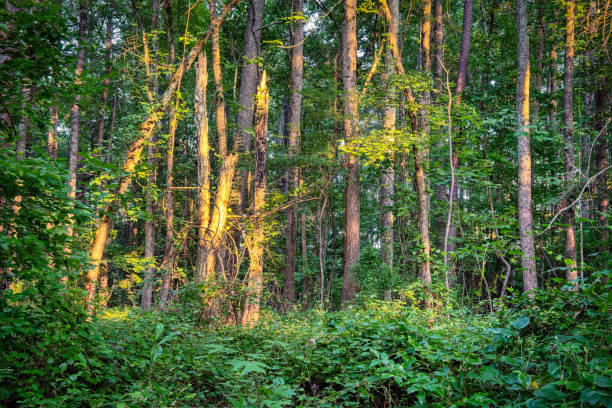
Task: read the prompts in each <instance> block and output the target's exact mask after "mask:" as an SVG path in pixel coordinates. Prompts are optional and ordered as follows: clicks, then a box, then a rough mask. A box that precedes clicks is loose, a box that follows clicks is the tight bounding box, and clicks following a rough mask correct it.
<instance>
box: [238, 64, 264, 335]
mask: <svg viewBox="0 0 612 408" xmlns="http://www.w3.org/2000/svg"><path fill="white" fill-rule="evenodd" d="M266 82H267V78H266V71H263V73H262V75H261V82H260V83H259V86H258V88H257V95H256V100H255V109H256V111H255V177H254V178H255V180H254V181H255V188H254V194H253V203H254V208H253V217H254V225H253V237H252V241H251V245H250V248H249V258H250V264H249V272H248V273H249V277H248V286H247V293H248V296H247V300H246V306H245V311H244V314H243V316H242V323H243V324H244V325H245V326H252V325H253V324H255V322H257V320H259V306H260V302H261V295H262V292H263V243H264V219H263V218H264V217H263V207H264V205H265V201H266V137H267V134H268V86H267V83H266Z"/></svg>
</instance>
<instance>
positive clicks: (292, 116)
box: [283, 0, 304, 306]
mask: <svg viewBox="0 0 612 408" xmlns="http://www.w3.org/2000/svg"><path fill="white" fill-rule="evenodd" d="M292 9H293V10H292V15H291V17H292V20H293V23H292V29H291V48H290V50H289V54H290V56H291V72H290V82H291V96H290V98H289V118H288V123H287V128H288V132H289V137H288V146H289V157H290V158H292V157H295V156H296V155H297V154H299V151H300V119H301V113H302V80H303V69H304V44H303V43H304V1H303V0H293V3H292ZM298 184H299V181H298V168H297V167H296V166H293V167H291V168H290V169H289V177H288V187H289V191H290V192H292V191H294V190H295V189H297V188H298ZM296 240H297V205H292V206H290V207H289V208H288V209H287V236H286V245H287V249H286V253H285V270H284V275H285V276H284V282H283V299H284V301H285V302H287V305H289V306H290V305H292V304H293V302H294V301H295V282H294V278H293V273H294V272H295V252H296Z"/></svg>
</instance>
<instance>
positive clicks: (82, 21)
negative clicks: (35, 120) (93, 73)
mask: <svg viewBox="0 0 612 408" xmlns="http://www.w3.org/2000/svg"><path fill="white" fill-rule="evenodd" d="M88 8H89V0H80V6H79V35H78V40H77V41H78V49H79V52H78V54H77V62H76V69H75V70H74V84H75V85H76V87H77V91H76V93H75V95H74V98H73V99H72V107H71V108H70V153H69V155H68V174H69V176H68V187H69V188H70V191H69V192H68V198H71V199H74V198H76V189H77V164H78V160H79V125H80V123H79V110H80V103H81V94H80V92H81V91H80V89H79V88H80V85H81V74H82V73H83V64H84V63H85V45H84V42H85V33H86V32H87V10H88ZM70 234H71V235H72V228H70Z"/></svg>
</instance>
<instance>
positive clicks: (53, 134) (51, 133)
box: [47, 104, 59, 160]
mask: <svg viewBox="0 0 612 408" xmlns="http://www.w3.org/2000/svg"><path fill="white" fill-rule="evenodd" d="M58 120H59V116H58V111H57V104H55V105H53V106H51V109H50V110H49V130H48V131H47V153H48V154H49V157H51V158H52V159H53V160H57V122H58Z"/></svg>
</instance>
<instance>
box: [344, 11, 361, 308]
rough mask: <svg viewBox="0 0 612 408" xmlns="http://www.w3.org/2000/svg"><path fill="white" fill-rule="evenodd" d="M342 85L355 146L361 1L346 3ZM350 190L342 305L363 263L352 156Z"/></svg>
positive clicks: (347, 122)
mask: <svg viewBox="0 0 612 408" xmlns="http://www.w3.org/2000/svg"><path fill="white" fill-rule="evenodd" d="M342 83H343V90H344V140H345V142H346V143H349V142H351V141H352V140H354V139H356V138H357V136H358V133H357V132H358V123H359V112H358V110H357V107H358V106H357V105H358V101H357V1H356V0H344V28H343V31H342ZM346 172H347V175H346V190H345V193H344V194H345V196H344V274H343V281H342V301H343V302H347V301H351V300H353V299H354V298H355V293H356V292H357V281H356V280H355V276H354V275H353V268H354V267H355V265H356V264H357V261H358V260H359V248H360V246H359V240H360V231H359V226H360V208H359V206H360V203H359V156H357V155H353V154H349V155H348V157H347V159H346Z"/></svg>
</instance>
